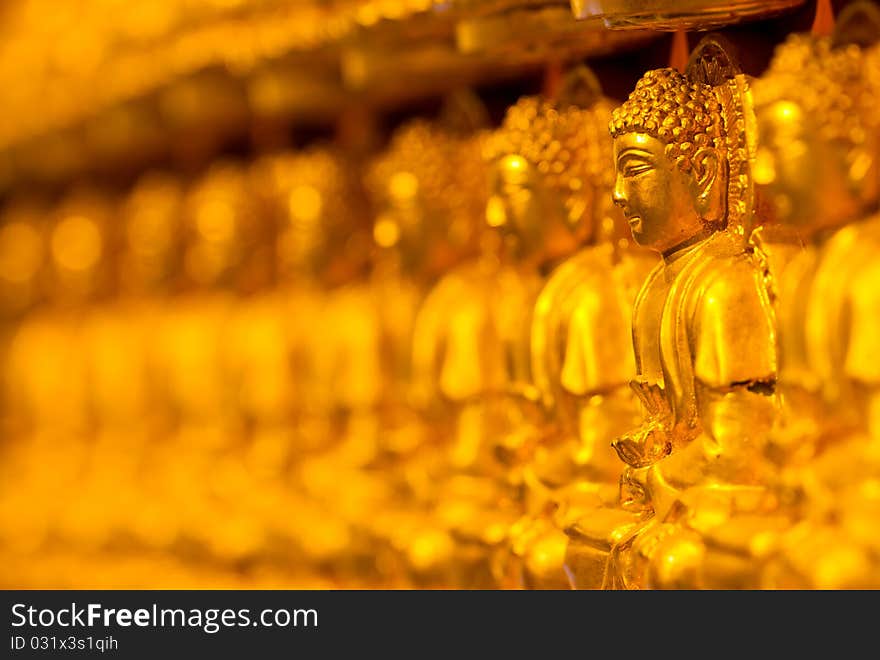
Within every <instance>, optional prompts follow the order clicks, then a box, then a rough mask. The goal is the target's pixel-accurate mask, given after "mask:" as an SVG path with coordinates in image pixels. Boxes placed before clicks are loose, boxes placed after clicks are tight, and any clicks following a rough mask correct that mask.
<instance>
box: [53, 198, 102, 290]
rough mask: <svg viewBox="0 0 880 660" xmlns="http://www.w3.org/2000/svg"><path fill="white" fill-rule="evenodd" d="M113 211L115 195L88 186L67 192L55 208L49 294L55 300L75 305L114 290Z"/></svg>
mask: <svg viewBox="0 0 880 660" xmlns="http://www.w3.org/2000/svg"><path fill="white" fill-rule="evenodd" d="M114 212H115V206H114V202H113V200H112V198H110V197H109V196H108V195H106V194H104V193H102V192H100V191H97V190H94V189H87V188H79V189H75V190H73V191H71V192H70V193H68V195H67V196H66V197H65V198H64V199H63V200H62V201H61V202H60V203H59V204H58V206H57V207H56V208H55V210H54V211H53V212H52V214H51V215H52V219H51V221H50V225H51V226H50V231H49V245H48V248H49V264H50V268H51V281H50V283H49V287H50V291H49V294H50V297H51V298H53V300H54V301H55V302H56V303H60V304H74V305H75V304H79V303H83V302H87V301H88V300H91V299H94V298H96V297H101V296H103V295H106V294H108V293H110V292H111V290H112V288H113V287H114V285H115V277H114V263H113V258H112V257H113V255H114V253H115V250H114V246H113V245H112V243H113V240H112V239H113V236H114V234H113V231H112V229H113V227H114V226H115V224H116V223H115V220H116V218H115V213H114Z"/></svg>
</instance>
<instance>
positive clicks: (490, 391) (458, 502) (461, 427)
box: [415, 98, 625, 586]
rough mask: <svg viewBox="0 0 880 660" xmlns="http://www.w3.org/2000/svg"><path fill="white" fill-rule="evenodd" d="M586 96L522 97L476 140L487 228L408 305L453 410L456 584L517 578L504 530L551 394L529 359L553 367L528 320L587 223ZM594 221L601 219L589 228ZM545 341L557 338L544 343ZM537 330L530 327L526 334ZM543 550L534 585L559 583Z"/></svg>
mask: <svg viewBox="0 0 880 660" xmlns="http://www.w3.org/2000/svg"><path fill="white" fill-rule="evenodd" d="M597 103H599V105H598V106H597V108H596V109H582V108H579V107H577V106H576V105H575V104H574V103H572V102H566V101H563V102H561V103H559V104H558V105H557V104H556V103H554V102H549V101H543V100H540V99H537V98H527V99H523V100H521V101H520V102H519V103H517V104H516V105H515V106H514V107H513V108H511V110H510V111H509V112H508V115H507V117H506V119H505V122H504V124H503V126H502V127H501V128H500V129H499V130H498V131H497V132H496V133H495V134H493V135H492V136H491V137H489V138H488V139H487V140H486V144H485V148H484V157H485V160H486V162H487V165H488V167H489V169H490V172H489V189H490V196H489V197H488V199H487V205H486V212H485V215H486V220H487V223H488V225H489V226H490V228H491V229H492V230H494V233H492V234H488V235H487V237H486V239H484V245H485V246H486V247H485V248H484V253H483V254H482V255H481V257H479V258H478V259H476V260H474V261H473V262H470V263H467V264H465V265H462V266H460V267H459V268H457V269H456V270H454V271H452V272H451V273H450V274H449V275H448V276H447V277H446V278H444V279H443V280H441V282H440V283H439V284H438V285H437V287H435V289H434V290H433V291H432V292H431V294H430V296H429V298H428V299H427V301H426V303H425V305H424V307H423V309H422V312H421V313H420V318H419V321H420V325H419V326H418V328H417V333H416V345H415V347H416V351H417V352H416V358H417V366H418V367H419V368H420V371H419V372H417V373H418V374H422V375H424V374H427V375H428V376H429V378H428V379H425V380H426V381H430V382H429V385H430V386H431V387H429V388H428V391H431V392H433V396H434V397H435V398H436V400H437V401H440V402H443V403H444V404H445V406H446V407H447V411H448V412H447V414H448V415H450V418H451V419H452V420H454V421H453V425H452V428H451V430H450V432H449V435H450V438H449V449H448V450H447V452H446V455H445V461H446V462H445V465H444V467H445V469H446V474H445V476H444V477H443V481H442V483H443V486H442V487H441V488H440V489H438V491H437V492H438V495H437V496H438V497H439V498H440V499H439V502H438V517H439V519H440V520H441V521H442V522H441V524H442V525H444V526H445V528H447V529H449V530H450V531H451V533H452V534H453V536H454V538H455V539H456V542H457V548H458V551H459V553H460V555H461V556H460V557H458V558H457V559H456V561H458V562H459V563H460V566H461V567H462V569H461V570H462V571H470V573H469V574H468V573H466V572H465V573H464V574H463V576H462V579H463V580H464V583H466V584H471V585H474V586H486V585H490V584H491V585H493V586H496V585H501V586H519V585H520V584H521V579H520V578H518V577H516V576H511V575H510V566H509V559H508V557H507V554H508V550H507V548H508V547H509V544H508V542H509V532H510V530H511V528H512V526H513V525H514V523H516V521H517V520H518V519H519V518H520V517H521V516H522V513H523V496H522V494H523V488H524V483H523V469H522V468H523V466H524V465H525V463H526V462H527V460H528V458H529V457H531V456H532V455H533V450H534V448H535V447H536V446H538V443H539V441H540V440H541V439H542V438H543V437H544V436H545V435H546V434H547V421H548V420H547V411H546V410H545V408H544V405H543V403H544V402H545V401H544V398H543V397H542V395H546V397H547V399H550V398H551V397H552V394H553V393H552V392H551V391H550V385H547V387H546V388H545V389H544V391H543V392H542V391H541V390H539V388H538V387H536V385H535V382H536V379H535V375H534V374H533V365H535V369H536V370H540V371H541V373H542V374H543V375H546V374H547V371H546V370H547V369H548V368H551V369H552V368H553V367H552V366H549V365H548V364H545V363H544V362H543V360H544V359H545V358H546V359H548V360H551V361H552V360H553V359H555V358H556V357H557V356H556V355H554V356H553V357H550V356H548V355H545V354H543V353H542V354H541V356H540V357H535V356H534V355H533V347H532V344H531V342H532V328H533V327H535V326H533V323H535V324H536V326H537V327H538V329H539V334H540V333H541V332H543V331H544V330H546V329H547V328H546V323H545V321H546V320H547V317H548V315H550V314H553V313H555V312H556V309H552V310H551V309H550V308H549V307H547V305H548V304H553V305H555V304H558V303H559V300H557V299H555V296H556V294H555V293H546V294H545V296H544V298H543V299H542V301H541V302H540V303H538V295H539V293H540V292H541V290H542V289H543V288H544V286H545V284H546V283H547V278H548V276H549V275H550V273H551V272H552V271H553V269H554V268H555V267H556V266H558V265H559V263H560V261H561V260H563V259H566V258H568V257H570V256H571V255H572V254H573V253H574V252H575V251H576V250H577V249H578V248H579V247H580V246H581V244H582V243H583V242H584V241H585V240H588V239H589V237H590V236H591V235H592V234H593V225H592V222H593V219H594V217H593V214H594V213H595V212H596V208H595V207H594V206H593V204H594V202H596V199H595V198H591V197H590V193H591V192H592V188H591V187H590V186H591V184H590V183H589V182H588V181H587V180H585V178H586V177H587V175H588V174H589V173H590V172H591V170H590V169H589V167H590V165H589V164H588V163H590V162H593V163H595V164H596V167H599V162H600V158H601V157H600V156H598V155H597V153H598V149H600V148H601V147H600V146H599V144H598V142H594V141H592V140H591V136H592V135H593V134H594V132H595V131H593V130H592V129H593V128H595V126H594V124H593V123H592V121H593V116H592V114H591V113H592V112H594V111H595V112H601V107H602V102H600V101H597ZM605 107H606V108H607V105H606V106H605ZM605 139H606V140H607V138H605ZM594 149H595V150H596V151H594ZM591 159H594V160H592V161H591ZM601 231H610V228H609V227H607V226H606V227H605V228H604V229H603V230H599V231H597V232H596V235H598V234H599V233H601ZM493 243H494V245H493ZM576 279H577V278H576V277H574V276H573V277H572V279H571V280H570V281H569V282H568V283H567V285H570V284H572V283H573V282H574V280H576ZM557 284H558V283H557ZM557 284H553V285H547V286H550V287H551V289H550V290H552V289H553V288H555V287H556V286H557ZM560 286H565V285H560ZM551 296H553V297H554V301H553V303H550V302H549V301H548V298H549V297H551ZM536 303H538V311H537V312H536ZM536 314H537V317H538V320H534V321H533V317H534V316H535V315H536ZM556 330H557V328H553V330H552V332H556ZM624 333H625V330H624ZM558 339H559V340H562V341H564V338H560V337H554V339H553V340H551V341H556V340H558ZM545 340H546V337H545V336H544V335H541V337H540V338H539V339H538V342H539V344H540V342H542V341H545ZM556 348H557V347H556V346H554V347H553V350H555V349H556ZM538 350H542V351H543V346H542V347H541V348H540V349H538ZM572 359H574V357H573V358H572ZM556 375H557V373H553V374H552V376H549V377H548V378H552V377H555V376H556ZM581 375H583V374H581ZM422 382H425V381H422ZM542 384H546V383H544V382H542ZM554 384H555V383H554ZM538 461H539V462H540V463H541V467H540V468H539V471H541V472H542V474H544V468H547V470H548V471H552V469H551V468H549V467H548V463H550V462H553V460H552V459H549V458H548V459H546V460H545V456H540V457H539V458H538ZM441 472H442V470H441ZM545 476H546V475H545ZM534 532H535V530H534V529H532V530H530V534H532V535H534ZM558 539H559V540H560V545H559V547H560V548H564V539H563V538H561V537H558ZM518 542H522V544H527V542H526V541H525V540H524V539H519V541H518ZM542 552H543V551H542ZM544 554H546V553H544ZM557 554H558V555H559V556H558V559H559V561H558V562H556V568H557V569H558V571H557V573H556V574H555V575H553V576H547V575H541V576H540V577H535V578H534V580H535V582H536V583H537V582H539V581H541V580H547V582H548V583H549V584H550V585H552V586H558V585H564V583H565V581H564V575H563V574H562V572H561V566H562V561H561V552H559V553H557ZM548 563H549V562H548Z"/></svg>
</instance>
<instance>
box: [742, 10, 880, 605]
mask: <svg viewBox="0 0 880 660" xmlns="http://www.w3.org/2000/svg"><path fill="white" fill-rule="evenodd" d="M866 19H867V20H866ZM866 28H867V29H868V30H870V31H871V32H872V35H871V37H872V38H871V41H873V42H876V39H877V37H878V36H880V35H878V28H880V13H878V12H877V9H876V7H873V6H871V5H862V6H861V7H860V8H859V9H858V10H856V9H855V6H853V11H852V12H848V13H846V14H842V15H841V17H840V19H839V22H838V26H837V33H836V35H835V37H834V38H833V39H832V38H816V37H810V36H806V35H794V36H792V37H790V38H789V40H788V41H787V42H785V43H784V44H783V45H781V46H780V47H779V48H778V49H777V52H776V54H775V56H774V59H773V62H772V63H771V65H770V68H769V69H768V71H767V73H766V74H765V76H764V77H763V78H762V79H761V81H760V84H756V86H755V100H756V105H757V114H758V120H759V128H760V130H761V136H760V137H761V145H760V150H759V152H758V166H757V168H756V174H755V176H756V180H757V181H758V182H759V183H761V184H764V185H765V186H766V191H767V192H768V193H769V197H770V200H771V202H772V203H773V210H774V211H775V217H776V220H777V222H778V225H777V226H775V227H767V228H766V230H765V232H762V234H764V235H761V236H759V241H760V243H761V244H762V246H764V249H765V250H766V251H767V253H768V254H769V255H770V257H771V261H770V265H771V269H772V271H773V273H774V276H775V282H776V288H777V295H778V316H779V325H780V327H779V333H780V345H781V353H780V393H781V395H782V399H783V404H784V405H783V415H782V417H781V419H780V422H779V424H778V425H777V428H776V429H775V432H774V434H773V436H772V442H771V455H772V457H773V459H774V460H775V461H776V462H777V463H778V464H779V465H780V470H781V471H782V478H781V480H780V481H781V482H782V489H781V490H782V493H783V494H784V495H783V497H784V499H785V501H787V502H789V503H790V504H791V506H792V508H793V509H794V510H795V513H796V514H797V520H798V521H799V522H798V524H797V526H796V527H794V529H793V530H792V531H791V532H789V533H788V534H786V535H785V536H784V537H783V540H782V542H781V553H780V557H779V558H778V560H777V561H776V562H774V563H773V564H772V565H771V567H770V568H769V569H768V571H767V575H766V576H765V579H766V584H767V585H768V586H783V587H796V588H805V587H810V588H843V587H861V588H865V587H868V588H876V587H877V586H878V585H880V537H878V535H877V532H876V520H877V516H878V515H880V497H878V491H877V483H878V481H877V480H878V478H880V450H878V447H880V444H878V442H880V434H878V428H880V427H878V424H877V420H878V419H880V417H878V410H880V407H878V405H877V401H878V396H877V391H878V384H880V373H878V371H877V360H876V359H874V357H875V354H876V350H877V349H876V332H877V326H878V323H880V301H878V300H877V282H878V277H880V271H878V267H877V264H878V263H880V258H878V257H880V221H878V216H877V210H878V208H877V207H878V200H880V169H878V162H877V154H878V147H880V133H878V128H880V119H878V116H877V112H876V104H877V99H878V92H880V86H878V83H880V49H878V47H877V46H876V45H874V46H871V47H867V46H866V47H864V48H862V47H860V46H859V44H858V43H852V42H851V41H850V40H849V39H848V36H850V34H851V33H853V32H855V33H856V34H863V33H865V30H866ZM792 244H794V245H796V246H798V247H800V246H802V248H801V249H794V250H793V249H792V248H791V245H792Z"/></svg>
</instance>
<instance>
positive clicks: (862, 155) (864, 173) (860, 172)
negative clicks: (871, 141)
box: [846, 146, 877, 199]
mask: <svg viewBox="0 0 880 660" xmlns="http://www.w3.org/2000/svg"><path fill="white" fill-rule="evenodd" d="M846 164H847V183H848V184H849V188H850V190H852V191H853V192H855V193H856V194H858V195H859V196H862V197H864V196H867V197H868V198H869V199H870V198H873V197H874V196H876V194H877V181H876V179H877V159H876V157H875V156H874V154H873V153H872V150H870V149H868V148H866V147H865V146H859V147H855V148H853V149H850V150H849V153H847V159H846Z"/></svg>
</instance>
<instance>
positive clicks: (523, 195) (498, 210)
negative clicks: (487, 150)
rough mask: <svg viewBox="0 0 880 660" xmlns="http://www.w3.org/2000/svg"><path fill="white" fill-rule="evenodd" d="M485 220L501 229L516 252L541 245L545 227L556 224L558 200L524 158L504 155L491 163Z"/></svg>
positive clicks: (529, 249)
mask: <svg viewBox="0 0 880 660" xmlns="http://www.w3.org/2000/svg"><path fill="white" fill-rule="evenodd" d="M493 174H494V176H493V190H492V195H491V196H490V198H489V201H488V204H487V206H486V221H487V222H488V224H489V226H490V227H494V228H496V229H498V230H499V231H501V233H502V234H504V235H505V236H506V237H507V238H508V244H513V245H515V247H516V251H517V252H518V253H524V252H532V251H535V250H537V249H539V248H540V247H542V246H543V243H544V238H545V230H546V228H547V227H548V226H549V225H551V224H556V222H555V221H558V219H559V217H560V215H561V204H560V203H559V201H558V200H557V199H554V197H553V196H552V195H550V194H549V193H548V191H547V189H546V186H545V185H544V182H543V180H542V178H543V177H541V175H540V173H539V172H538V171H537V169H535V168H534V167H533V166H532V164H531V163H529V162H528V161H527V160H526V159H525V158H523V157H522V156H518V155H508V156H505V157H504V158H502V159H500V160H499V161H498V162H497V163H496V164H495V167H494V172H493Z"/></svg>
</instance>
